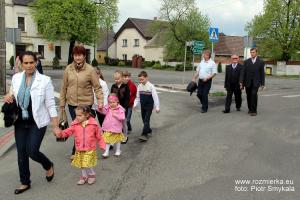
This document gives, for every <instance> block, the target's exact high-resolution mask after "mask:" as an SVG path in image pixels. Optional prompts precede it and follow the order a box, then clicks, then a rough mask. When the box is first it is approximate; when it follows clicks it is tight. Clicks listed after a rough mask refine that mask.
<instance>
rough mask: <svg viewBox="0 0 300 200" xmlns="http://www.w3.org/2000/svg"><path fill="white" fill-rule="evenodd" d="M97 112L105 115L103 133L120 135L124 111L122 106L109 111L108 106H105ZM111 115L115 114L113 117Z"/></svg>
mask: <svg viewBox="0 0 300 200" xmlns="http://www.w3.org/2000/svg"><path fill="white" fill-rule="evenodd" d="M99 112H101V113H102V114H104V115H105V118H104V121H103V124H102V130H103V131H108V132H112V133H122V128H123V122H124V120H125V109H124V108H123V107H122V106H120V105H118V107H117V108H115V109H111V108H110V107H109V105H106V106H105V107H103V108H102V109H101V110H99ZM113 113H116V115H115V116H113Z"/></svg>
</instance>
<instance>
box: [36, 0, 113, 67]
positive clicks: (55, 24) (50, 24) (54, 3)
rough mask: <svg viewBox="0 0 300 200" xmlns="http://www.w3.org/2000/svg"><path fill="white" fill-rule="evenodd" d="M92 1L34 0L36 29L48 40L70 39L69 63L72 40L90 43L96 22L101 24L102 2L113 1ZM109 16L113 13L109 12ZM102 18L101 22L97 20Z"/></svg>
mask: <svg viewBox="0 0 300 200" xmlns="http://www.w3.org/2000/svg"><path fill="white" fill-rule="evenodd" d="M95 2H96V1H92V0H64V1H61V0H36V1H34V2H33V3H32V6H31V13H32V16H33V19H34V21H35V22H36V24H37V27H38V32H39V33H40V34H41V35H42V36H43V38H45V39H47V40H49V41H55V40H67V41H69V42H70V46H69V59H68V63H71V62H72V57H71V52H72V49H73V47H74V45H75V42H76V41H77V42H81V43H84V44H93V43H94V42H95V41H96V38H97V35H98V30H99V25H100V24H102V20H103V18H102V16H103V15H104V13H103V12H105V9H103V7H104V5H105V6H107V5H108V4H110V2H113V3H116V0H114V1H109V0H103V1H101V2H102V3H101V4H99V5H97V4H95ZM111 16H112V15H111ZM100 19H101V22H100Z"/></svg>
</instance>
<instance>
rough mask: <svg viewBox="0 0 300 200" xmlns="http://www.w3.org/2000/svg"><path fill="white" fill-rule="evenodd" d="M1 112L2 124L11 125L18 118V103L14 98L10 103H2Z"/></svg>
mask: <svg viewBox="0 0 300 200" xmlns="http://www.w3.org/2000/svg"><path fill="white" fill-rule="evenodd" d="M1 112H3V114H4V118H3V120H4V126H5V127H11V126H12V125H14V124H15V122H16V121H17V119H18V105H17V102H16V100H15V99H14V100H13V102H12V103H6V102H5V103H4V104H3V106H2V108H1Z"/></svg>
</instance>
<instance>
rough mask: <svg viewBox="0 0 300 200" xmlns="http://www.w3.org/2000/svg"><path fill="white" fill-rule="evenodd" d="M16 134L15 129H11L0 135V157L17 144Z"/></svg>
mask: <svg viewBox="0 0 300 200" xmlns="http://www.w3.org/2000/svg"><path fill="white" fill-rule="evenodd" d="M14 134H15V132H14V130H13V129H10V130H8V131H7V132H6V133H5V134H4V135H2V136H1V137H0V158H1V157H3V156H4V155H5V154H6V153H7V152H8V151H9V150H10V149H11V148H12V147H13V146H14V145H15V140H14Z"/></svg>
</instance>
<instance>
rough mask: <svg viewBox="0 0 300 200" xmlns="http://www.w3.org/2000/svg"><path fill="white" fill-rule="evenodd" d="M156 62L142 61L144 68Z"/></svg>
mask: <svg viewBox="0 0 300 200" xmlns="http://www.w3.org/2000/svg"><path fill="white" fill-rule="evenodd" d="M154 64H155V62H154V63H153V61H144V62H142V68H146V67H152V66H153V65H154Z"/></svg>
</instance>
